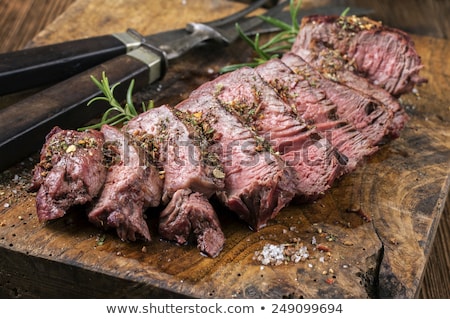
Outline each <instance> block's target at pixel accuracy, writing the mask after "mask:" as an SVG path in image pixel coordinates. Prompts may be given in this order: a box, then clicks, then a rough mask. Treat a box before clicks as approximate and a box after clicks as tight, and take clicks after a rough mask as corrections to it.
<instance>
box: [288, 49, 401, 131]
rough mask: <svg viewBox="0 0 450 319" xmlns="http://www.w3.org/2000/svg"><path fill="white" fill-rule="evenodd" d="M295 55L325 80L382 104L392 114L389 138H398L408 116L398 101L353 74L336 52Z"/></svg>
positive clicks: (307, 51) (303, 52)
mask: <svg viewBox="0 0 450 319" xmlns="http://www.w3.org/2000/svg"><path fill="white" fill-rule="evenodd" d="M296 54H298V55H299V56H301V57H302V58H303V59H304V60H305V61H307V62H308V63H309V64H311V65H312V66H313V67H314V68H315V69H316V70H318V71H319V72H320V73H321V74H322V75H323V76H324V77H326V78H327V79H329V80H331V81H334V82H337V83H339V84H343V85H345V86H348V87H350V88H352V89H354V90H357V91H359V92H361V93H362V94H366V95H368V96H371V97H373V98H374V99H376V100H378V101H380V102H381V103H383V104H384V105H385V106H386V107H387V108H388V109H389V110H391V112H393V114H394V118H393V120H392V125H391V131H390V137H392V138H396V137H398V136H399V134H400V131H401V130H402V129H403V127H404V126H405V124H406V123H407V121H408V119H409V116H408V115H407V114H406V112H405V110H404V109H403V107H402V106H401V105H400V103H399V102H398V100H397V99H396V98H395V97H393V96H392V95H391V94H389V93H388V92H387V91H386V90H384V89H382V88H380V87H379V86H377V85H374V84H372V83H371V82H369V81H368V80H367V79H366V78H363V77H361V76H359V75H357V74H355V73H354V71H353V70H354V67H353V65H351V64H348V63H347V62H346V61H345V59H344V58H343V57H342V55H341V54H340V53H339V52H338V51H337V50H332V49H329V48H325V47H323V48H322V49H320V50H315V49H314V50H304V49H303V50H298V51H297V52H296Z"/></svg>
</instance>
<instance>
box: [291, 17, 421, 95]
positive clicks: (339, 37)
mask: <svg viewBox="0 0 450 319" xmlns="http://www.w3.org/2000/svg"><path fill="white" fill-rule="evenodd" d="M318 43H319V44H320V45H317V44H318ZM321 46H323V47H327V48H330V49H335V50H338V51H339V52H340V53H341V54H342V55H343V56H345V57H346V59H347V61H348V63H350V64H352V65H354V66H355V69H354V71H355V72H356V73H357V74H358V75H362V76H363V77H365V78H367V79H368V80H369V81H370V82H371V83H373V84H376V85H378V86H380V87H382V88H384V89H385V90H386V91H388V92H389V93H391V94H392V95H394V96H399V95H401V94H403V93H408V92H411V91H412V89H413V88H414V86H415V85H416V84H420V83H423V82H425V81H426V80H425V79H423V78H421V77H420V76H419V71H420V70H421V69H422V67H423V65H422V62H421V59H420V57H419V55H418V54H417V52H416V50H415V48H414V42H413V41H412V40H411V38H410V37H409V35H408V34H406V33H405V32H403V31H400V30H397V29H394V28H390V27H387V26H383V25H382V24H381V23H380V22H377V21H374V20H371V19H369V18H367V17H356V16H309V17H305V18H303V19H302V22H301V26H300V32H299V33H298V36H297V38H296V41H295V43H294V45H293V47H292V51H293V52H298V50H299V49H307V50H314V49H317V48H320V47H321Z"/></svg>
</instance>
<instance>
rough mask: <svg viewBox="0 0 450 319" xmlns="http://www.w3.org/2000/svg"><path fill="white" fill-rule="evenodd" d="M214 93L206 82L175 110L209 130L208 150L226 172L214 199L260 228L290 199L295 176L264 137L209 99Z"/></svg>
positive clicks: (293, 188) (210, 84) (295, 182)
mask: <svg viewBox="0 0 450 319" xmlns="http://www.w3.org/2000/svg"><path fill="white" fill-rule="evenodd" d="M217 89H218V88H217V87H216V86H215V84H214V83H212V82H208V83H206V84H204V85H202V86H201V87H200V88H198V89H197V90H195V91H194V92H192V94H191V95H190V97H189V98H188V99H186V100H185V101H183V102H181V103H180V104H178V105H177V107H176V108H177V109H178V110H180V111H183V112H186V113H188V116H194V117H196V118H197V119H198V122H199V123H203V125H206V126H207V127H208V128H209V129H210V130H211V131H212V132H213V137H212V143H211V145H210V147H209V152H210V153H213V154H217V156H218V158H219V160H220V162H221V163H222V165H223V171H224V174H225V189H224V191H222V192H218V197H219V199H220V200H221V201H222V202H223V203H224V204H225V206H227V207H228V208H229V209H230V210H231V211H233V212H235V213H236V214H237V215H238V216H239V217H240V218H241V219H242V220H244V221H245V222H247V223H248V225H249V226H250V227H252V228H253V229H254V230H259V229H260V228H262V227H264V226H265V225H266V223H267V221H268V220H270V219H271V218H273V217H275V215H276V214H277V213H278V212H279V211H280V210H281V209H282V208H283V207H285V206H286V205H288V204H289V202H290V201H291V200H292V198H293V197H294V195H295V193H296V187H297V185H296V184H297V180H296V176H295V174H294V172H293V171H292V170H291V169H289V168H286V167H285V164H284V162H283V161H282V160H281V159H280V158H279V157H278V156H276V155H275V154H273V152H272V151H271V150H270V147H269V146H268V145H266V143H265V140H264V139H262V138H261V137H259V136H256V135H255V134H254V132H252V131H251V130H250V129H249V128H247V127H245V126H244V125H243V124H242V123H241V122H240V121H239V120H238V118H236V117H235V116H234V115H233V114H231V113H229V112H228V111H227V110H226V109H225V108H223V107H222V106H221V105H220V104H219V103H218V102H217V101H216V100H214V99H211V92H214V91H216V90H217Z"/></svg>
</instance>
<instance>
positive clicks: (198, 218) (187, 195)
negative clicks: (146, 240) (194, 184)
mask: <svg viewBox="0 0 450 319" xmlns="http://www.w3.org/2000/svg"><path fill="white" fill-rule="evenodd" d="M159 234H160V235H161V236H162V237H163V238H165V239H167V240H171V241H175V242H177V243H178V244H180V245H183V244H186V243H187V242H188V241H189V237H190V236H191V234H194V236H195V237H196V239H197V248H198V249H199V250H200V251H201V252H203V253H204V254H206V255H207V256H209V257H216V256H217V255H219V253H220V252H221V251H222V248H223V245H224V242H225V236H224V234H223V232H222V230H221V228H220V222H219V219H218V218H217V215H216V212H215V211H214V208H213V207H212V206H211V204H210V203H209V201H208V199H207V198H206V197H205V196H204V195H203V194H200V193H193V192H192V191H191V190H189V189H180V190H178V191H176V192H175V193H174V195H173V197H172V199H171V201H170V202H169V204H168V205H167V206H166V208H165V209H164V210H163V211H162V212H161V215H160V223H159Z"/></svg>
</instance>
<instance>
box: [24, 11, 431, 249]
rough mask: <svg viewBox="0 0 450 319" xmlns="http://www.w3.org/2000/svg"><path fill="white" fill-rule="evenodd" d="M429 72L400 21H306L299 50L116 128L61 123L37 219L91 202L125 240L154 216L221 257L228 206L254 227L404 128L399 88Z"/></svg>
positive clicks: (98, 217)
mask: <svg viewBox="0 0 450 319" xmlns="http://www.w3.org/2000/svg"><path fill="white" fill-rule="evenodd" d="M421 68H422V64H421V61H420V57H419V56H418V54H417V53H416V51H415V48H414V43H413V42H412V40H411V39H410V37H409V36H408V35H407V34H405V33H404V32H402V31H400V30H397V29H394V28H389V27H385V26H383V25H382V24H381V23H380V22H376V21H373V20H371V19H369V18H366V17H361V18H360V17H355V16H350V17H335V16H310V17H307V18H304V19H303V20H302V23H301V29H300V32H299V34H298V36H297V40H296V42H295V44H294V45H293V47H292V50H291V51H290V52H287V53H285V54H284V55H283V56H282V57H281V58H274V59H272V60H270V61H268V62H266V63H264V64H262V65H260V66H258V67H256V68H249V67H243V68H241V69H238V70H236V71H233V72H231V73H227V74H223V75H220V76H218V77H217V78H216V79H214V80H213V81H210V82H207V83H205V84H203V85H201V86H200V87H199V88H197V89H196V90H194V91H193V92H192V93H191V94H190V95H189V97H188V98H187V99H185V100H184V101H182V102H180V103H179V104H178V105H175V106H169V105H161V106H159V107H156V108H153V109H150V110H148V111H146V112H144V113H141V114H140V115H138V116H137V117H135V118H134V119H132V120H130V121H129V122H128V123H126V124H125V125H124V126H123V127H121V128H116V127H111V126H108V125H104V126H103V127H102V128H101V130H87V131H84V132H79V131H73V130H64V129H61V128H59V127H55V128H54V129H53V130H52V131H51V132H50V133H48V135H47V137H46V141H45V144H44V145H43V147H42V150H41V153H40V162H39V163H38V164H37V165H36V167H35V169H34V175H33V180H32V189H33V190H35V191H36V192H37V193H36V210H37V215H38V217H39V220H40V221H42V222H45V221H49V220H53V219H57V218H60V217H62V216H64V215H65V214H66V212H67V211H68V210H69V209H70V208H72V207H75V206H77V207H82V208H83V211H85V212H86V214H87V218H88V220H89V221H90V222H92V223H93V224H95V225H96V226H98V227H100V228H103V229H106V230H107V229H115V230H116V232H117V235H118V237H119V238H120V239H122V240H123V241H136V240H143V241H150V240H152V238H153V237H154V236H155V235H156V234H150V230H149V225H148V220H147V218H146V214H159V215H158V216H159V218H158V219H151V220H152V221H154V220H157V221H158V223H159V225H158V227H156V228H157V229H158V234H157V235H158V236H160V237H161V238H163V239H166V240H169V241H173V242H176V243H177V244H180V245H184V244H186V243H189V242H191V241H192V240H195V241H196V243H197V247H198V249H199V250H200V251H201V252H202V253H203V254H205V255H207V256H210V257H216V256H218V255H219V254H220V252H221V251H222V249H223V247H224V243H225V240H226V238H225V235H224V233H223V231H222V229H221V224H220V215H218V214H219V213H223V212H232V213H234V214H236V216H238V217H239V218H240V219H241V220H242V221H243V222H244V223H246V224H247V225H248V226H249V227H250V228H251V229H253V230H254V231H258V230H260V229H261V228H263V227H265V226H266V225H267V223H268V222H269V221H270V220H272V219H274V218H275V217H276V216H277V214H279V213H280V212H281V211H282V209H283V208H284V207H286V206H287V205H289V204H290V203H291V202H292V201H293V200H295V201H296V203H302V202H303V203H307V202H311V201H313V200H317V199H319V198H320V197H321V196H323V194H324V193H325V192H326V191H327V190H328V189H329V188H330V187H332V186H333V184H334V182H335V181H336V180H337V179H338V178H340V177H341V176H343V175H344V174H348V173H351V172H352V171H354V170H355V169H356V168H357V167H358V165H361V163H362V162H363V160H364V159H365V158H366V157H367V156H370V155H372V154H373V153H374V152H376V151H377V150H378V149H379V148H380V146H381V145H384V144H386V143H387V142H389V141H390V140H392V139H394V138H397V137H399V135H400V133H401V130H402V129H403V127H404V126H405V125H406V123H407V121H408V119H409V117H408V115H407V114H406V112H405V110H404V108H403V107H402V105H401V104H400V103H399V101H398V97H399V96H400V95H401V94H405V93H409V92H411V91H412V90H413V89H414V88H415V86H416V85H418V84H421V83H423V82H425V79H423V78H421V77H420V76H419V74H418V73H419V71H420V69H421ZM212 203H216V204H217V203H218V204H219V206H218V205H213V204H212ZM220 205H222V206H223V207H224V208H223V209H222V208H220ZM218 207H219V209H217V208H218ZM149 220H150V219H149Z"/></svg>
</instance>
